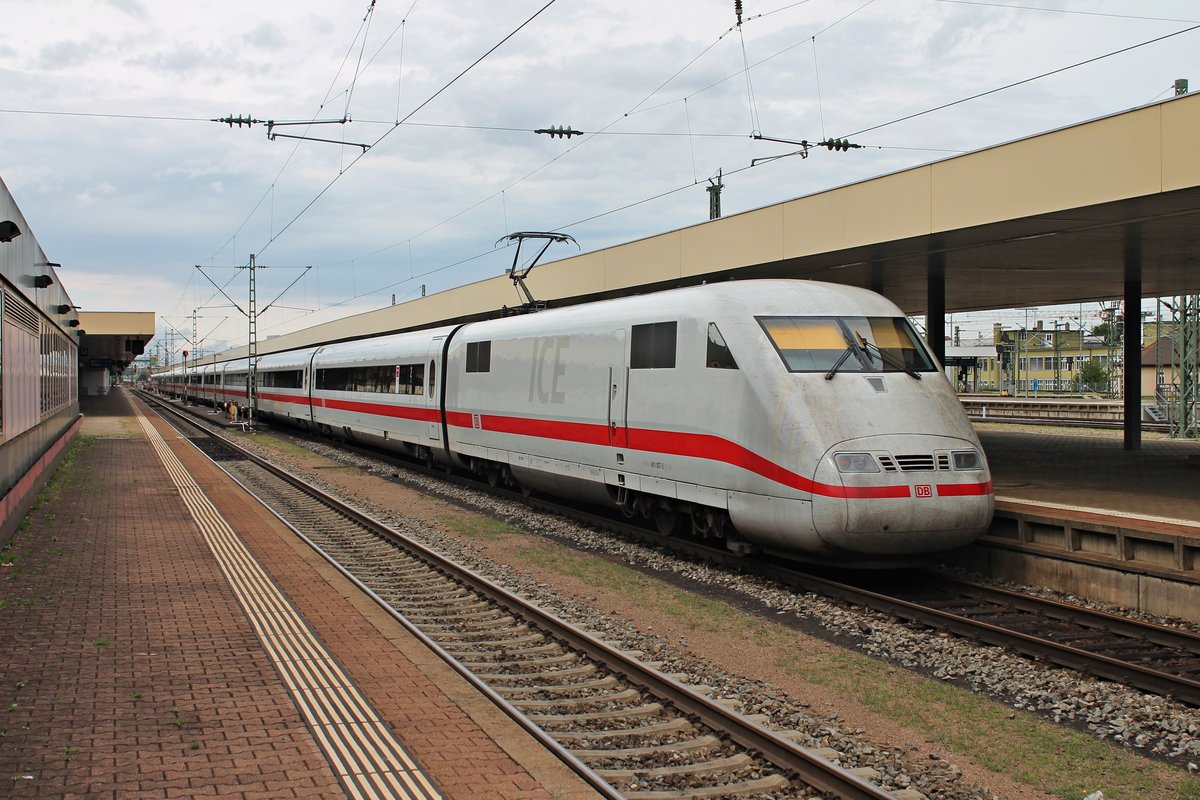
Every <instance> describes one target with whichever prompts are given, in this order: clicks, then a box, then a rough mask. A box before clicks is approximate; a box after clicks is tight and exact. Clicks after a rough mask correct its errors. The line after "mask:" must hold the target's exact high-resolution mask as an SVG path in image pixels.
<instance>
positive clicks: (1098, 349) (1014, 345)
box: [979, 321, 1121, 395]
mask: <svg viewBox="0 0 1200 800" xmlns="http://www.w3.org/2000/svg"><path fill="white" fill-rule="evenodd" d="M1052 324H1053V326H1054V327H1052V328H1046V327H1045V325H1044V323H1042V322H1040V321H1039V322H1037V323H1036V324H1035V325H1034V327H1033V328H1032V329H1030V330H1027V329H1024V328H1008V329H1006V328H1004V327H1003V326H1001V325H999V324H997V325H996V326H994V328H993V331H992V335H993V342H994V344H995V347H996V355H995V357H992V358H988V359H985V361H984V363H983V364H981V365H980V379H979V389H980V390H981V391H995V392H1001V393H1003V392H1007V393H1008V394H1009V395H1035V394H1036V395H1040V394H1059V393H1079V392H1086V393H1100V394H1106V393H1109V392H1110V390H1115V389H1116V387H1118V386H1119V375H1118V374H1117V369H1114V367H1118V366H1119V361H1120V357H1121V348H1120V345H1119V343H1112V344H1110V343H1109V342H1108V341H1106V340H1105V339H1104V337H1101V336H1095V335H1092V334H1089V333H1085V332H1084V331H1082V330H1081V329H1079V328H1078V327H1076V328H1072V327H1071V326H1070V323H1060V322H1054V323H1052ZM1089 361H1091V362H1094V365H1095V366H1094V367H1092V368H1090V369H1088V370H1087V371H1088V372H1093V371H1094V373H1095V374H1094V375H1093V376H1092V377H1093V380H1091V381H1089V382H1086V385H1085V382H1084V381H1083V380H1082V378H1083V377H1084V376H1085V375H1086V373H1082V374H1081V372H1082V371H1084V370H1085V365H1086V364H1087V363H1088V362H1089Z"/></svg>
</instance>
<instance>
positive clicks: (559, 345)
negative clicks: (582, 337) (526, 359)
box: [529, 336, 571, 404]
mask: <svg viewBox="0 0 1200 800" xmlns="http://www.w3.org/2000/svg"><path fill="white" fill-rule="evenodd" d="M570 346H571V338H570V337H569V336H547V337H544V338H541V339H534V340H533V359H532V360H531V361H530V363H529V402H531V403H532V402H533V399H534V396H535V395H536V397H537V400H538V402H539V403H558V404H561V403H562V402H563V401H564V400H566V397H567V395H566V393H565V392H562V391H560V390H559V388H558V379H559V378H560V377H562V375H563V374H564V373H565V372H566V371H567V365H566V364H565V363H564V362H563V351H564V350H566V349H567V348H568V347H570Z"/></svg>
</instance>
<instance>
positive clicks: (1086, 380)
mask: <svg viewBox="0 0 1200 800" xmlns="http://www.w3.org/2000/svg"><path fill="white" fill-rule="evenodd" d="M1108 378H1109V372H1108V370H1107V369H1105V368H1104V365H1103V364H1101V363H1100V362H1099V361H1097V360H1096V359H1094V358H1089V359H1088V360H1087V361H1085V362H1083V366H1082V367H1080V368H1079V372H1077V373H1075V385H1076V386H1077V387H1078V388H1079V389H1080V390H1081V391H1088V392H1102V391H1105V390H1106V389H1108Z"/></svg>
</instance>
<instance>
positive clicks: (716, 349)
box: [155, 280, 993, 564]
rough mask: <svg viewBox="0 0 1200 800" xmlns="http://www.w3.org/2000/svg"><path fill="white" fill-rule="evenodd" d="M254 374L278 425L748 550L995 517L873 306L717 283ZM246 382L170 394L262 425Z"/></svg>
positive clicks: (236, 365) (908, 335) (170, 389)
mask: <svg viewBox="0 0 1200 800" xmlns="http://www.w3.org/2000/svg"><path fill="white" fill-rule="evenodd" d="M256 370H257V408H258V413H259V414H260V415H265V416H268V417H270V418H272V419H273V420H282V421H288V422H291V423H294V424H297V425H301V426H303V427H306V428H309V429H312V430H316V431H319V432H322V433H326V434H331V435H334V436H336V437H344V438H347V439H353V440H358V441H363V442H371V443H374V444H377V445H382V446H383V447H387V448H392V449H396V450H400V451H403V452H405V453H407V454H409V455H412V456H416V457H418V458H423V459H426V460H428V461H431V462H440V463H442V464H445V465H447V466H453V467H457V468H462V469H466V470H470V471H472V472H474V473H477V474H478V475H480V476H482V477H485V478H487V479H488V480H489V481H490V482H492V483H499V482H505V483H509V484H513V485H520V486H521V487H522V488H525V489H527V490H537V491H540V492H543V493H546V494H550V495H558V496H562V497H570V498H578V499H583V500H589V501H592V502H596V503H607V504H615V505H616V506H619V507H620V508H621V509H623V510H624V511H625V512H626V513H628V514H630V515H638V514H640V515H644V516H646V517H648V518H652V519H654V520H655V521H656V522H657V524H658V525H659V528H660V529H661V530H664V531H678V530H687V529H688V528H690V530H691V531H692V532H694V533H696V534H700V535H711V536H715V537H722V538H723V539H724V540H725V541H726V542H727V544H728V545H729V546H730V547H731V548H732V549H742V550H750V549H762V550H765V551H775V552H785V553H788V554H792V555H804V556H806V557H808V558H811V559H815V560H823V561H828V562H838V563H846V564H868V563H872V562H874V563H901V562H904V561H905V560H913V557H919V556H926V555H928V554H933V553H938V552H943V551H947V550H951V549H953V548H956V547H959V546H962V545H965V544H967V543H969V542H971V541H972V540H973V539H975V538H976V537H978V536H979V535H981V534H982V533H983V532H984V530H986V528H987V527H988V525H989V523H990V521H991V517H992V506H993V494H992V482H991V475H990V473H989V471H988V466H987V462H986V460H985V458H984V454H983V450H982V449H981V447H980V444H979V440H978V438H977V437H976V435H975V433H974V431H973V429H972V427H971V424H970V422H969V421H968V419H967V416H966V414H965V413H964V411H963V409H962V407H961V405H960V404H959V402H958V399H957V397H956V396H955V393H954V390H953V388H952V387H951V385H950V383H949V381H948V380H947V379H946V378H945V376H944V375H943V373H942V371H941V369H940V367H939V365H938V364H937V363H936V361H935V359H934V358H933V356H932V355H931V354H930V353H929V352H928V350H927V349H926V348H925V346H924V344H923V343H922V342H921V340H920V338H919V337H918V335H917V334H916V332H915V331H914V330H913V328H912V327H911V326H910V324H909V323H908V321H907V320H906V319H905V317H904V315H903V314H902V313H901V312H900V310H899V309H898V308H897V307H896V306H895V305H893V304H892V303H891V302H890V301H888V300H886V299H884V298H883V297H880V296H879V295H877V294H874V293H872V292H869V291H866V290H863V289H856V288H851V287H845V286H837V285H833V284H826V283H815V282H809V281H791V280H770V281H742V282H729V283H719V284H709V285H706V286H697V287H692V288H685V289H676V290H672V291H664V292H658V293H654V294H647V295H641V296H636V297H627V298H622V299H616V300H607V301H602V302H596V303H588V304H583V305H577V306H570V307H563V308H557V309H549V310H544V311H541V312H538V313H534V314H526V315H521V316H510V317H504V318H500V319H493V320H488V321H483V322H473V323H468V324H463V325H457V326H448V327H438V328H431V329H427V330H420V331H415V332H407V333H400V334H391V335H386V336H378V337H372V338H366V339H361V340H357V341H350V342H343V343H338V344H330V345H325V346H322V347H313V348H307V349H301V350H293V351H289V352H281V353H272V354H270V355H264V356H262V357H260V358H259V359H258V361H257V365H256ZM247 371H248V361H247V360H246V359H242V360H240V361H229V362H225V363H216V364H209V365H203V366H198V367H195V368H193V369H192V370H191V373H190V375H187V374H186V373H185V371H184V370H182V369H176V370H173V371H169V372H164V373H160V374H158V375H156V376H155V380H156V382H157V384H158V387H159V391H161V392H164V393H168V394H174V395H183V394H185V393H186V394H187V395H189V396H190V397H191V398H193V399H196V400H200V401H212V402H217V403H225V402H229V401H235V402H238V403H240V404H241V405H245V404H246V383H247Z"/></svg>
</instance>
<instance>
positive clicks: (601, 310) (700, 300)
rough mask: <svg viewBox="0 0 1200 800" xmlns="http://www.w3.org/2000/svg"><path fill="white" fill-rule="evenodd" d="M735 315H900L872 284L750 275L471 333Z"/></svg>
mask: <svg viewBox="0 0 1200 800" xmlns="http://www.w3.org/2000/svg"><path fill="white" fill-rule="evenodd" d="M730 315H735V316H742V317H745V316H764V315H766V316H773V315H780V316H815V315H820V316H824V315H834V316H884V317H901V316H904V313H903V312H902V311H901V310H900V308H899V307H898V306H896V304H895V303H893V302H891V301H890V300H888V299H887V298H886V297H883V296H882V295H879V294H876V293H875V292H872V291H869V290H867V289H859V288H857V287H853V286H842V285H840V284H835V283H825V282H822V281H801V280H786V279H778V280H749V281H726V282H721V283H709V284H704V285H701V286H689V287H685V288H681V289H669V290H667V291H662V292H653V293H649V294H643V295H633V296H631V297H618V298H614V299H612V300H601V301H599V302H596V303H585V304H582V305H577V306H566V307H563V308H554V309H547V310H545V311H539V312H537V313H536V314H529V315H525V316H521V317H507V318H503V319H498V320H487V321H485V322H475V323H471V325H470V326H469V327H468V330H467V331H466V338H468V339H469V338H479V337H487V336H490V335H493V334H501V333H502V332H504V331H506V330H511V329H513V328H519V329H521V330H522V331H526V332H529V333H536V332H537V331H538V330H539V329H543V328H544V329H547V330H561V329H562V327H563V320H565V319H571V320H572V324H573V325H574V324H579V325H585V326H588V327H591V326H595V325H601V324H605V323H612V324H621V323H623V322H625V321H628V320H645V321H652V320H654V319H659V320H665V319H686V318H700V317H702V318H704V319H705V320H712V321H719V320H721V319H725V318H728V317H729V316H730Z"/></svg>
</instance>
